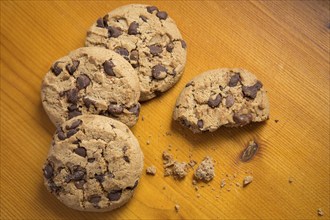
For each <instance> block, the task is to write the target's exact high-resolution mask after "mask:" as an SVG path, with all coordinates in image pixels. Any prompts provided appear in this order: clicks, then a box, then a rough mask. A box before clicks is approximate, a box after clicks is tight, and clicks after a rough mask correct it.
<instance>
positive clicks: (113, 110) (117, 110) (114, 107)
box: [108, 104, 124, 115]
mask: <svg viewBox="0 0 330 220" xmlns="http://www.w3.org/2000/svg"><path fill="white" fill-rule="evenodd" d="M123 110H124V109H123V107H122V106H121V105H118V104H110V105H109V107H108V111H109V113H110V114H112V115H118V114H121V113H122V112H123Z"/></svg>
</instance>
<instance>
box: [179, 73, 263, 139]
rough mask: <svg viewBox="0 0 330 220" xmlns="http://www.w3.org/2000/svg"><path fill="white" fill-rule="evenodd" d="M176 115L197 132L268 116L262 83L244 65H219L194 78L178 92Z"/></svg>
mask: <svg viewBox="0 0 330 220" xmlns="http://www.w3.org/2000/svg"><path fill="white" fill-rule="evenodd" d="M173 118H174V120H176V121H179V122H180V123H181V124H182V125H183V126H186V127H188V128H190V129H191V130H192V131H193V132H194V133H198V132H202V131H215V130H217V129H218V128H219V127H220V126H226V127H240V126H244V125H247V124H249V123H251V122H261V121H265V120H267V119H268V118H269V103H268V98H267V94H266V91H265V89H264V87H263V84H262V83H261V82H260V81H259V80H258V79H257V78H256V77H255V75H253V74H252V73H250V72H248V71H247V70H244V69H239V68H237V69H226V68H223V69H216V70H210V71H207V72H205V73H203V74H201V75H199V76H197V77H195V78H194V79H193V80H191V81H190V82H189V83H188V84H187V85H186V87H185V88H184V89H183V91H182V92H181V94H180V95H179V97H178V99H177V101H176V105H175V109H174V113H173Z"/></svg>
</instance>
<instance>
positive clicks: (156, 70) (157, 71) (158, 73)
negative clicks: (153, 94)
mask: <svg viewBox="0 0 330 220" xmlns="http://www.w3.org/2000/svg"><path fill="white" fill-rule="evenodd" d="M151 73H152V76H153V77H154V78H155V79H164V78H165V77H166V75H167V69H166V68H165V67H164V66H163V65H161V64H157V65H156V66H154V67H152V69H151Z"/></svg>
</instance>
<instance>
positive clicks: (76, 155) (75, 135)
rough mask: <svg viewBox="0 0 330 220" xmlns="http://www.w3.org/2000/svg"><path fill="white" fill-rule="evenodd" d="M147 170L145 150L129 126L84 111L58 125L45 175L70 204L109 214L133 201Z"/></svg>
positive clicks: (50, 187)
mask: <svg viewBox="0 0 330 220" xmlns="http://www.w3.org/2000/svg"><path fill="white" fill-rule="evenodd" d="M142 168H143V154H142V151H141V149H140V146H139V143H138V141H137V139H136V138H135V137H134V135H133V134H132V132H131V131H130V130H129V128H128V127H127V126H126V125H124V124H123V123H121V122H119V121H117V120H113V119H111V118H108V117H105V116H99V115H81V116H77V117H75V118H72V119H70V120H68V121H66V122H64V123H63V124H62V126H59V127H58V128H57V131H56V133H55V135H54V137H53V141H52V145H51V147H50V151H49V154H48V157H47V160H46V162H45V164H44V166H43V175H44V182H45V185H46V187H47V189H48V190H49V191H50V192H51V193H52V194H53V195H54V196H56V197H57V198H58V199H59V200H60V201H61V202H62V203H64V204H65V205H67V206H68V207H71V208H73V209H77V210H82V211H95V212H104V211H110V210H113V209H116V208H118V207H120V206H122V205H124V204H125V203H126V202H128V201H129V199H130V198H131V197H132V195H133V192H134V190H135V188H136V186H137V185H138V181H139V178H140V175H141V172H142Z"/></svg>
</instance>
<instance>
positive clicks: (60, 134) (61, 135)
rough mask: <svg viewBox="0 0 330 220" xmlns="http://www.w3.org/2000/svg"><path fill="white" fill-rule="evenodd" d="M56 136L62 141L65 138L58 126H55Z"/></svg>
mask: <svg viewBox="0 0 330 220" xmlns="http://www.w3.org/2000/svg"><path fill="white" fill-rule="evenodd" d="M57 137H58V139H60V140H61V141H63V140H64V139H65V138H66V136H65V134H64V132H63V130H62V128H61V127H60V126H59V127H58V128H57Z"/></svg>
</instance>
